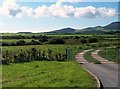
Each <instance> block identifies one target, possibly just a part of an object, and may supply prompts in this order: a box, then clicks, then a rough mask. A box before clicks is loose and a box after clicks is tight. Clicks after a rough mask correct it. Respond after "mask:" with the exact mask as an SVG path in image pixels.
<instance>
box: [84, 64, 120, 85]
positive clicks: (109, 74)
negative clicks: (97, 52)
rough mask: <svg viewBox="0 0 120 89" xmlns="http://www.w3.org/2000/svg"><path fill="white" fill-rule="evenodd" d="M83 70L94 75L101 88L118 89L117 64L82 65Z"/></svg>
mask: <svg viewBox="0 0 120 89" xmlns="http://www.w3.org/2000/svg"><path fill="white" fill-rule="evenodd" d="M82 66H83V67H84V68H86V69H87V70H89V71H90V72H92V73H93V74H94V75H96V76H97V77H98V78H99V79H100V80H101V82H102V84H103V87H118V65H117V64H92V63H87V64H82Z"/></svg>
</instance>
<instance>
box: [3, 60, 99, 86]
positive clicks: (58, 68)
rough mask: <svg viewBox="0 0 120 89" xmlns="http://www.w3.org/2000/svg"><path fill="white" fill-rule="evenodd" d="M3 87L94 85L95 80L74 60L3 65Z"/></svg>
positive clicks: (95, 84)
mask: <svg viewBox="0 0 120 89" xmlns="http://www.w3.org/2000/svg"><path fill="white" fill-rule="evenodd" d="M2 71H3V80H2V82H3V87H96V86H97V83H96V80H95V79H94V78H93V77H92V76H91V75H90V74H88V73H87V72H86V71H85V70H84V69H83V68H82V67H81V66H80V65H79V64H77V63H76V62H74V61H67V62H55V61H52V62H47V61H41V62H39V61H36V62H29V63H23V64H11V65H4V66H3V67H2Z"/></svg>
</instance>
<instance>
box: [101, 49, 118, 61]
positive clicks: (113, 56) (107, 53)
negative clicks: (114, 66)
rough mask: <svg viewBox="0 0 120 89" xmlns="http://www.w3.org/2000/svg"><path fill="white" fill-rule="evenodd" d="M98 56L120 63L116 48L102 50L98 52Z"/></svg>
mask: <svg viewBox="0 0 120 89" xmlns="http://www.w3.org/2000/svg"><path fill="white" fill-rule="evenodd" d="M99 55H100V56H101V57H103V58H106V59H107V60H110V61H113V62H117V63H120V54H119V49H118V48H104V49H101V51H99Z"/></svg>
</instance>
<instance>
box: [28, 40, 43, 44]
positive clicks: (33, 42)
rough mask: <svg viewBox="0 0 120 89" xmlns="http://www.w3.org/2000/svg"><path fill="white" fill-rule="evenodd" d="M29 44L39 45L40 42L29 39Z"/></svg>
mask: <svg viewBox="0 0 120 89" xmlns="http://www.w3.org/2000/svg"><path fill="white" fill-rule="evenodd" d="M29 44H30V45H40V44H41V43H40V42H38V41H35V40H31V42H30V43H29Z"/></svg>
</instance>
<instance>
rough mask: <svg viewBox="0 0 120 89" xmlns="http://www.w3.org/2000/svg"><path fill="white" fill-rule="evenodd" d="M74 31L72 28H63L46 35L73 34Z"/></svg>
mask: <svg viewBox="0 0 120 89" xmlns="http://www.w3.org/2000/svg"><path fill="white" fill-rule="evenodd" d="M75 31H76V29H73V28H63V29H60V30H55V31H51V32H48V33H60V34H66V33H75Z"/></svg>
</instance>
